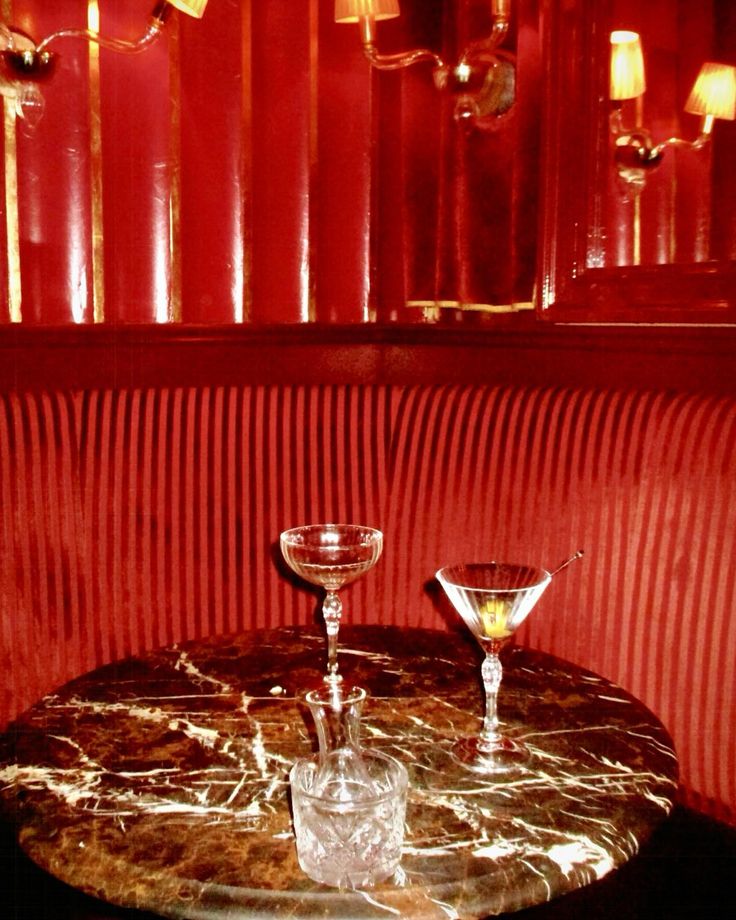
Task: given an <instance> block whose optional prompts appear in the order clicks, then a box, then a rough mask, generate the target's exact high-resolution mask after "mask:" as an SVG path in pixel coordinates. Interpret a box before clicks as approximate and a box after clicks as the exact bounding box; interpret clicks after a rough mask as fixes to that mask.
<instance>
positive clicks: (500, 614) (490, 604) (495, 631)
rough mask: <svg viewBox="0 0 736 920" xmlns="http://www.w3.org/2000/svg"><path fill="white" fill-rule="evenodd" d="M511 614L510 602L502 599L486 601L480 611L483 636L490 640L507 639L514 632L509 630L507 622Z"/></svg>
mask: <svg viewBox="0 0 736 920" xmlns="http://www.w3.org/2000/svg"><path fill="white" fill-rule="evenodd" d="M509 613H510V606H509V603H508V601H505V600H503V599H502V598H500V597H499V598H492V599H491V600H489V601H486V602H485V604H483V605H482V606H481V607H480V609H479V610H478V615H479V616H480V622H481V625H482V627H483V635H484V636H486V637H487V638H488V639H505V638H506V637H507V636H510V635H511V633H512V632H513V630H511V629H508V627H507V626H506V620H507V617H508V614H509Z"/></svg>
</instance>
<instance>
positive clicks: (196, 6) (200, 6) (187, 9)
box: [166, 0, 207, 19]
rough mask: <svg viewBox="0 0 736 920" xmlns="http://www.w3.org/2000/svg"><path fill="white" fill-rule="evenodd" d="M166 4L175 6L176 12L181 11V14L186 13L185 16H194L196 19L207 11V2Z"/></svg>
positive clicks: (169, 0) (187, 0) (171, 1)
mask: <svg viewBox="0 0 736 920" xmlns="http://www.w3.org/2000/svg"><path fill="white" fill-rule="evenodd" d="M166 2H167V3H169V4H171V6H175V7H176V8H177V10H181V11H182V13H186V14H187V16H194V17H195V18H196V19H201V18H202V17H203V16H204V11H205V10H206V9H207V0H166Z"/></svg>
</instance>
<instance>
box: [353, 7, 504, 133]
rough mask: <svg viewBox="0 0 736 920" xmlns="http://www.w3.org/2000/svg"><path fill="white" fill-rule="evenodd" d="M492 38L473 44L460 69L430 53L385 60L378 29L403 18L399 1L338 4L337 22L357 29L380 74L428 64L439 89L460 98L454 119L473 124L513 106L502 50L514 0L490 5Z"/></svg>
mask: <svg viewBox="0 0 736 920" xmlns="http://www.w3.org/2000/svg"><path fill="white" fill-rule="evenodd" d="M489 4H490V8H491V16H492V20H491V29H490V33H489V35H487V36H486V37H485V38H483V39H480V40H479V41H475V42H471V43H470V44H469V45H468V46H467V47H466V48H465V49H464V51H463V52H462V55H461V56H460V59H459V61H458V62H457V64H456V65H454V66H453V65H451V64H447V63H445V61H443V60H442V58H441V57H440V56H439V55H438V54H435V52H434V51H430V50H429V49H428V48H413V49H411V50H409V51H400V52H398V53H395V54H381V53H380V52H379V51H378V49H377V47H376V23H377V22H378V21H379V20H381V19H393V18H395V17H396V16H399V15H400V12H401V11H400V9H399V2H398V0H335V22H347V23H357V24H358V27H359V30H360V38H361V42H362V44H363V53H364V55H365V57H366V58H367V59H368V61H369V62H370V64H371V65H372V66H373V67H375V68H376V69H378V70H398V69H400V68H402V67H410V66H411V65H412V64H418V63H420V62H423V61H427V62H429V63H430V64H432V65H433V77H434V83H435V86H436V87H437V88H438V89H439V90H443V91H447V92H450V93H452V94H453V95H454V97H455V119H456V120H457V121H458V122H459V123H461V124H462V123H464V124H472V123H475V122H476V120H477V119H479V118H484V117H486V116H492V117H496V116H499V115H503V114H504V113H505V112H507V111H508V110H509V109H510V108H511V106H512V105H513V103H514V97H515V87H516V70H515V67H514V63H513V58H512V56H511V55H510V54H509V53H508V52H504V51H500V50H499V48H500V45H501V44H502V43H503V40H504V38H505V37H506V34H507V32H508V30H509V22H510V19H511V0H489Z"/></svg>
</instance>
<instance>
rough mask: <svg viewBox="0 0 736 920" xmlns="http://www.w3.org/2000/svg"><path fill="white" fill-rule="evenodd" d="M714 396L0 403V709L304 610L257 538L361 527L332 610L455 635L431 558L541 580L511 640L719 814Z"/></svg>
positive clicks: (733, 668) (720, 406) (213, 396)
mask: <svg viewBox="0 0 736 920" xmlns="http://www.w3.org/2000/svg"><path fill="white" fill-rule="evenodd" d="M735 448H736V404H734V401H733V400H731V399H728V398H716V397H710V396H706V395H697V394H680V395H678V394H671V393H661V392H651V393H649V392H643V393H635V392H628V391H625V390H615V391H614V390H610V391H603V390H601V391H597V390H590V389H585V390H584V389H565V388H559V389H557V388H544V389H541V388H525V387H518V388H514V387H493V386H487V387H484V386H462V387H460V386H458V387H455V386H436V387H432V386H421V387H408V388H402V387H393V388H390V387H370V386H365V387H361V386H339V385H334V386H323V387H320V386H304V387H300V386H293V387H290V386H257V387H233V388H227V387H212V388H206V387H205V388H191V389H188V388H181V389H167V388H158V389H151V390H122V391H89V392H79V393H73V394H68V393H63V392H59V393H39V394H24V395H18V394H9V395H4V396H2V397H0V706H1V707H2V712H1V713H0V715H1V716H2V718H3V719H5V718H8V717H12V716H13V715H14V714H16V713H17V712H18V711H19V710H21V709H23V708H25V707H26V706H27V705H29V704H31V703H32V702H33V701H34V700H35V699H37V698H38V697H39V696H41V695H42V694H43V693H44V692H47V691H48V690H50V689H52V688H53V687H54V686H56V685H58V684H60V683H62V682H63V681H65V680H67V679H69V678H70V677H72V676H75V675H77V674H79V673H82V672H84V671H86V670H88V669H90V668H92V667H94V666H96V665H98V664H101V663H104V662H108V661H112V660H115V659H118V658H121V657H124V656H126V655H129V654H131V653H136V652H139V651H141V650H144V649H147V648H151V647H154V646H159V645H165V644H169V643H172V642H175V641H178V640H180V639H184V638H194V637H197V636H203V635H206V634H216V633H223V632H231V631H234V630H239V629H243V628H265V627H271V626H278V625H282V624H294V623H306V622H311V621H314V620H315V619H319V606H320V595H319V593H318V592H317V591H316V590H312V589H310V588H309V587H307V586H306V585H304V584H302V583H300V582H298V581H297V580H296V579H295V578H294V577H293V576H291V574H290V573H289V572H288V571H287V570H286V569H285V567H284V564H283V562H282V560H281V557H280V553H279V550H278V535H279V533H280V532H281V530H283V529H284V528H286V527H291V526H295V525H297V524H302V523H310V522H315V521H328V520H331V521H348V522H350V521H352V522H360V523H364V524H369V525H373V526H376V527H379V528H381V529H382V530H383V531H384V533H385V550H384V556H383V558H382V559H381V560H380V561H379V563H378V565H377V566H376V568H375V570H374V571H372V572H371V573H369V574H367V575H366V576H365V577H364V578H362V579H360V580H358V581H357V582H356V583H355V584H354V585H352V586H350V587H349V588H348V589H346V591H345V596H344V602H345V619H346V621H347V622H353V623H365V622H379V623H394V624H398V625H420V626H428V627H438V628H450V627H453V628H457V627H458V626H459V623H458V618H457V615H456V614H455V613H454V612H453V611H452V610H451V609H450V608H449V606H448V604H447V602H446V601H445V599H444V597H443V596H442V594H441V592H440V590H439V588H438V585H437V583H436V580H435V579H434V573H435V571H436V569H437V568H439V567H440V566H441V565H443V564H445V563H449V562H452V561H470V560H483V559H486V560H487V559H493V558H496V559H500V558H503V559H507V560H511V561H514V560H519V561H524V562H532V563H536V564H539V565H543V566H545V567H548V568H551V567H553V566H554V565H556V564H557V563H558V562H559V561H561V560H562V559H563V558H565V557H566V556H567V555H568V554H570V553H571V552H573V551H574V550H576V549H578V548H582V549H584V550H585V553H586V556H585V558H584V559H583V560H582V561H580V562H576V563H575V565H574V566H573V567H571V568H570V569H568V570H567V571H566V572H565V573H564V574H561V575H560V576H559V577H558V578H556V579H555V580H554V582H553V584H552V586H551V587H550V588H549V589H548V591H547V593H546V594H545V595H544V597H543V598H542V600H541V601H540V603H539V606H538V608H537V610H535V611H534V612H533V613H532V614H531V616H530V617H529V620H528V621H527V623H526V624H525V626H524V627H523V628H522V630H521V633H520V635H519V637H518V638H519V641H522V642H526V643H528V644H531V645H533V646H536V647H539V648H542V649H545V650H548V651H551V652H553V653H555V654H558V655H560V656H562V657H564V658H568V659H570V660H572V661H574V662H576V663H578V664H581V665H583V666H585V667H589V668H591V669H592V670H594V671H598V672H600V673H602V674H604V675H605V676H607V677H609V678H611V679H612V680H615V681H617V682H618V683H620V684H622V685H623V686H625V687H627V688H628V689H629V690H631V691H632V692H633V693H635V694H636V695H637V696H638V697H639V698H640V699H642V700H643V701H644V702H645V703H646V704H647V705H649V706H650V707H651V708H652V709H653V710H654V711H655V712H656V713H657V714H658V715H659V716H660V717H661V718H662V719H663V721H664V722H665V724H666V725H667V726H668V728H669V729H670V731H671V732H672V734H673V737H674V739H675V742H676V745H677V748H678V751H679V755H680V759H681V766H682V775H683V783H684V786H685V789H686V790H687V793H688V796H689V797H690V800H691V803H692V804H695V805H696V806H698V807H701V808H703V809H704V810H708V811H710V812H711V813H713V814H716V815H717V816H719V817H725V818H727V819H728V820H734V821H736V655H735V653H736V618H735V617H734V616H733V611H732V606H733V603H732V593H733V592H732V585H733V584H734V581H735V579H736V571H735V568H736V562H735V560H736V546H735V545H734V544H735V542H736V510H734V509H736V494H734V493H735V491H736V460H735V459H734V457H735V455H736V450H735Z"/></svg>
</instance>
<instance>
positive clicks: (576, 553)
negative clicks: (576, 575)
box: [549, 549, 585, 578]
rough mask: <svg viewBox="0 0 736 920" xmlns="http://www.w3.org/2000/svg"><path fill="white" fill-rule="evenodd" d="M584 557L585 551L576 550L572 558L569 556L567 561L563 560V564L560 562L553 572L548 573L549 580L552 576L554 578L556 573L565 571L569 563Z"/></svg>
mask: <svg viewBox="0 0 736 920" xmlns="http://www.w3.org/2000/svg"><path fill="white" fill-rule="evenodd" d="M584 555H585V551H584V550H582V549H579V550H577V552H575V553H573V554H572V556H570V558H569V559H565V561H564V562H561V563H560V564H559V565H558V566H557V568H556V569H553V570H552V571H551V572H550V573H549V574H550V578H552V577H553V576H555V575H556V574H557V573H558V572H561V571H562V570H563V569H566V568H567V567H568V565H570V563H571V562H575V560H576V559H580V558H581V556H584Z"/></svg>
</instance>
